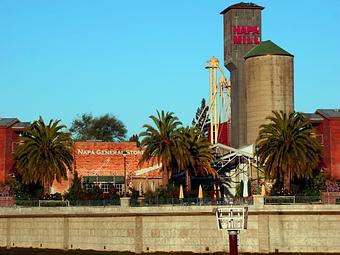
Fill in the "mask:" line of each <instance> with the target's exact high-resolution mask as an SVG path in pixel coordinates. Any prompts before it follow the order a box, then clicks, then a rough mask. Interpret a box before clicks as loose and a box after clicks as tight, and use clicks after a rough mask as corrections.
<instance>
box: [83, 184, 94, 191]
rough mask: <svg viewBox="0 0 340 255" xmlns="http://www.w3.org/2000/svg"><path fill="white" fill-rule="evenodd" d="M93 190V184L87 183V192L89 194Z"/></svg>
mask: <svg viewBox="0 0 340 255" xmlns="http://www.w3.org/2000/svg"><path fill="white" fill-rule="evenodd" d="M92 189H93V184H91V183H85V190H86V191H87V192H90V191H91V190H92Z"/></svg>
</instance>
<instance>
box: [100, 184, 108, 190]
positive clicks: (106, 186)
mask: <svg viewBox="0 0 340 255" xmlns="http://www.w3.org/2000/svg"><path fill="white" fill-rule="evenodd" d="M100 189H101V190H102V191H103V192H109V190H110V185H109V183H101V184H100Z"/></svg>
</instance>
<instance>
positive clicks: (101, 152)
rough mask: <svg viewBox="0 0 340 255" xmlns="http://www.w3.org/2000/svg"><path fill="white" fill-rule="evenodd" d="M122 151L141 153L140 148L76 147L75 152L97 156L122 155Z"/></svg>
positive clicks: (134, 153) (129, 153) (132, 153)
mask: <svg viewBox="0 0 340 255" xmlns="http://www.w3.org/2000/svg"><path fill="white" fill-rule="evenodd" d="M124 153H125V154H126V155H127V156H129V155H142V154H143V151H142V150H105V149H104V150H102V149H98V150H90V149H77V150H76V154H77V155H80V156H89V155H97V156H123V155H124Z"/></svg>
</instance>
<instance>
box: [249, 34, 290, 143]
mask: <svg viewBox="0 0 340 255" xmlns="http://www.w3.org/2000/svg"><path fill="white" fill-rule="evenodd" d="M244 58H245V60H246V62H245V70H246V91H247V94H248V95H249V96H248V98H247V107H246V109H247V139H246V142H247V144H254V143H255V141H256V138H257V136H258V132H259V127H260V125H262V124H264V123H266V117H268V116H271V115H272V111H283V112H286V113H288V112H291V111H293V110H294V65H293V60H294V56H293V55H292V54H290V53H289V52H287V51H285V50H284V49H282V48H280V47H279V46H277V45H276V44H275V43H273V42H272V41H263V42H261V44H259V45H257V46H256V47H254V48H253V49H251V50H250V51H249V52H248V53H247V54H246V55H245V57H244Z"/></svg>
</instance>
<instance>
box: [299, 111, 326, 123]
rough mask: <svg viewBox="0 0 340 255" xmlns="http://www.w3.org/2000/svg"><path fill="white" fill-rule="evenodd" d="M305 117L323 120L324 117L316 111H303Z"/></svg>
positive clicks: (312, 119)
mask: <svg viewBox="0 0 340 255" xmlns="http://www.w3.org/2000/svg"><path fill="white" fill-rule="evenodd" d="M302 114H303V116H305V118H307V119H309V120H311V121H322V120H323V118H322V116H321V115H319V114H316V113H305V112H304V113H302Z"/></svg>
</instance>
